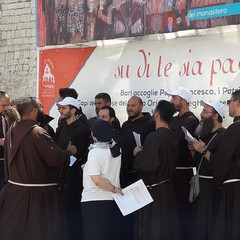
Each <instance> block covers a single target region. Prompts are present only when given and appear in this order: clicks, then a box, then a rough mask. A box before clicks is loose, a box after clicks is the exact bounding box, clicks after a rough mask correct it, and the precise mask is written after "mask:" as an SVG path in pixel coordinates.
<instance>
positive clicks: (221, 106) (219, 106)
mask: <svg viewBox="0 0 240 240" xmlns="http://www.w3.org/2000/svg"><path fill="white" fill-rule="evenodd" d="M201 104H202V105H204V104H206V105H208V106H210V107H213V108H214V109H215V111H216V112H217V113H218V114H219V115H220V116H221V117H222V118H224V117H225V114H226V109H225V106H224V104H223V103H221V102H219V101H211V102H207V101H203V100H202V101H201Z"/></svg>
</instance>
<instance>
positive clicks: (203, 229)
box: [188, 101, 225, 240]
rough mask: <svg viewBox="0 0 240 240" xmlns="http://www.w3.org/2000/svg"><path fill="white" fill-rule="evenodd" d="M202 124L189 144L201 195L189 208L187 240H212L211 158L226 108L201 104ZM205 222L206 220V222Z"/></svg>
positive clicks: (216, 145) (212, 192) (213, 197)
mask: <svg viewBox="0 0 240 240" xmlns="http://www.w3.org/2000/svg"><path fill="white" fill-rule="evenodd" d="M202 105H203V110H202V112H201V114H200V116H201V121H200V123H199V125H198V127H197V129H196V131H195V135H196V136H197V137H198V139H194V141H192V142H189V144H188V146H189V149H190V151H191V154H192V156H193V160H194V162H195V164H196V167H197V169H198V174H199V184H200V194H199V196H198V197H197V199H196V200H195V201H194V202H193V203H192V206H191V217H190V239H191V240H197V239H198V240H202V239H204V240H211V235H212V229H213V220H214V214H213V213H214V210H215V207H216V202H215V200H216V196H217V193H218V192H215V191H213V173H212V172H213V169H212V164H211V162H209V161H208V160H209V159H210V158H212V157H213V156H214V154H215V152H216V149H217V147H218V146H219V145H220V144H221V140H222V138H223V136H224V133H225V128H223V126H222V122H223V118H224V117H225V106H224V104H222V103H221V102H219V101H211V102H207V101H202ZM206 219H207V221H206Z"/></svg>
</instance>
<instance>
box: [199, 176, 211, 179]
mask: <svg viewBox="0 0 240 240" xmlns="http://www.w3.org/2000/svg"><path fill="white" fill-rule="evenodd" d="M199 177H200V178H206V179H213V176H204V175H199Z"/></svg>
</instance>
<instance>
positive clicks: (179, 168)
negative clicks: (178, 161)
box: [175, 167, 192, 170]
mask: <svg viewBox="0 0 240 240" xmlns="http://www.w3.org/2000/svg"><path fill="white" fill-rule="evenodd" d="M175 169H178V170H186V169H192V167H176V168H175Z"/></svg>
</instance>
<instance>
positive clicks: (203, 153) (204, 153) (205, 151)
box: [202, 148, 208, 156]
mask: <svg viewBox="0 0 240 240" xmlns="http://www.w3.org/2000/svg"><path fill="white" fill-rule="evenodd" d="M207 151H208V150H207V148H206V149H205V150H204V151H203V152H202V155H203V156H204V155H206V153H207Z"/></svg>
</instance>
